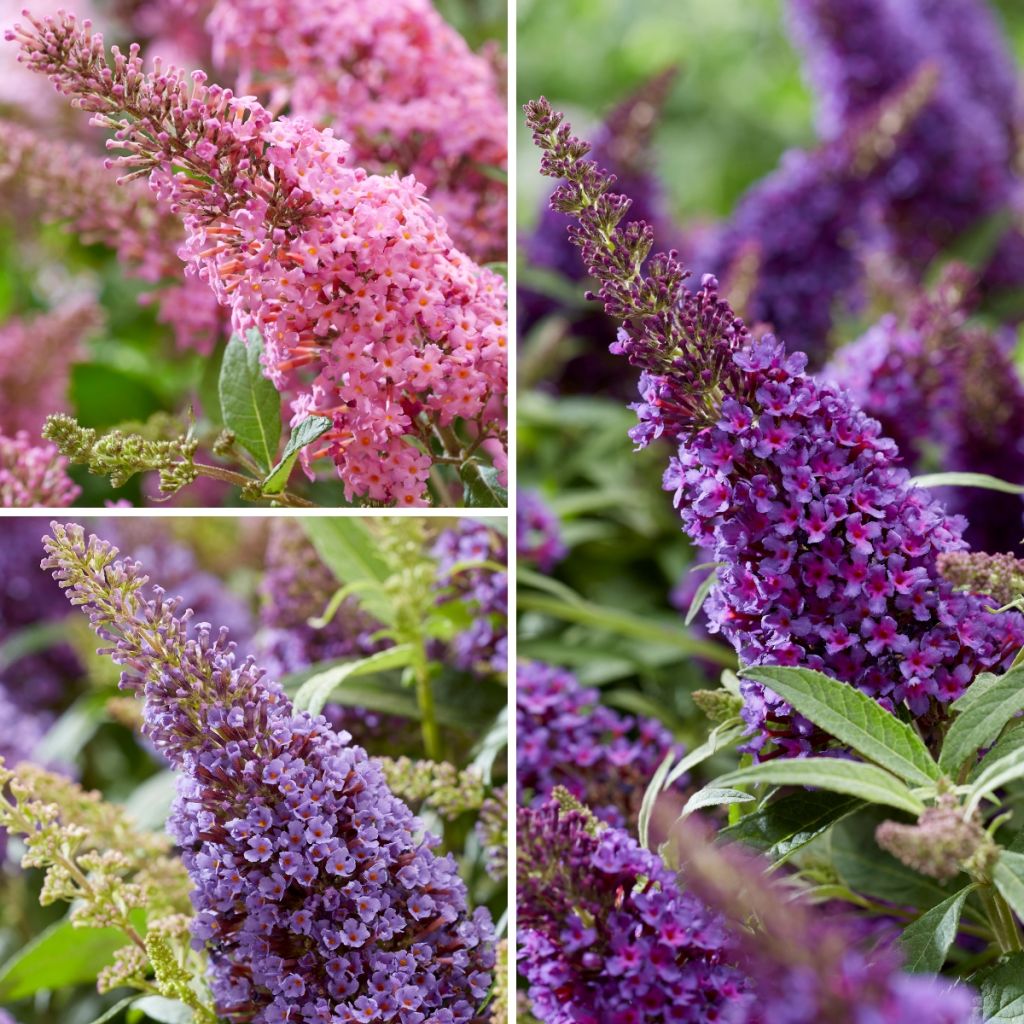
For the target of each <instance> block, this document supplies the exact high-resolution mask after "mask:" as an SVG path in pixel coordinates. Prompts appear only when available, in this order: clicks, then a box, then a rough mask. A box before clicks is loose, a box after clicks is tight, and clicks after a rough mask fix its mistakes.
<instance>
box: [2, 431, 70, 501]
mask: <svg viewBox="0 0 1024 1024" xmlns="http://www.w3.org/2000/svg"><path fill="white" fill-rule="evenodd" d="M67 470H68V460H67V459H66V458H64V456H63V455H61V454H60V452H59V451H57V448H56V447H55V446H54V445H52V444H48V443H45V442H34V441H33V440H32V438H31V437H30V436H29V434H28V432H27V431H24V430H19V431H18V432H17V433H16V434H15V435H14V436H13V437H7V436H6V435H4V434H2V433H0V507H3V508H66V507H67V506H68V505H70V504H71V503H72V502H73V501H74V500H75V498H77V497H78V495H79V494H81V493H82V489H81V488H80V487H79V486H78V484H76V483H75V482H74V481H73V480H72V479H71V477H69V476H68V472H67Z"/></svg>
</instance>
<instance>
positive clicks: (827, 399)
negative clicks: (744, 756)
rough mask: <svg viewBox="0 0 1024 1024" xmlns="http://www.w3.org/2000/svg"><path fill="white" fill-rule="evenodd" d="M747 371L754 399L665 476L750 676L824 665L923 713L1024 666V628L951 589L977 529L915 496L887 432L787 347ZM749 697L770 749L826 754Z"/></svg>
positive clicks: (779, 707)
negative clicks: (947, 575) (941, 567)
mask: <svg viewBox="0 0 1024 1024" xmlns="http://www.w3.org/2000/svg"><path fill="white" fill-rule="evenodd" d="M736 365H737V366H738V367H740V368H741V369H742V371H743V373H744V375H745V380H744V385H745V394H744V395H742V396H737V397H729V398H726V399H725V400H724V401H723V402H722V406H721V412H720V418H719V420H718V422H717V423H716V424H715V425H714V426H712V427H708V428H705V429H703V430H701V431H699V432H697V433H695V434H694V435H693V436H692V437H691V438H690V439H688V440H687V441H684V443H683V444H681V445H680V447H679V451H678V454H677V455H676V457H674V458H673V459H672V461H671V463H670V466H669V469H668V471H667V473H666V477H665V482H666V486H667V488H668V489H670V490H672V491H674V492H675V501H676V504H677V506H678V507H679V508H680V514H681V516H682V519H683V523H684V526H685V528H686V530H687V532H688V533H689V534H690V536H691V537H692V538H693V539H694V541H695V542H697V543H698V544H700V545H702V546H704V547H707V548H709V549H710V550H711V551H712V552H713V557H714V560H715V561H716V562H718V563H719V569H718V582H717V584H716V585H715V587H714V588H713V589H712V591H711V594H710V596H709V598H708V600H707V602H706V604H705V609H706V611H707V614H708V616H709V619H710V622H711V628H712V629H713V630H716V631H721V632H722V634H723V635H724V636H725V637H726V638H727V639H728V640H729V641H730V642H731V643H732V645H733V646H734V647H735V648H736V650H737V652H738V653H739V655H740V657H741V659H742V661H743V663H744V664H766V663H767V664H781V665H802V666H806V667H809V668H816V669H819V670H821V671H824V672H827V673H828V674H830V675H833V676H835V677H836V678H839V679H846V680H850V681H851V682H853V683H854V684H855V685H857V686H858V687H859V688H861V689H862V690H864V691H865V692H866V693H869V694H871V695H872V696H874V697H877V698H879V699H882V700H884V701H886V702H888V703H889V704H890V706H893V705H895V704H906V705H907V706H908V707H909V708H910V709H911V711H912V713H913V714H915V715H917V716H925V715H926V714H927V713H928V712H929V711H930V710H934V709H936V708H937V707H940V706H941V705H944V704H948V703H949V702H950V701H952V700H954V699H956V697H958V696H959V695H960V694H961V693H962V692H963V690H964V689H965V688H966V686H967V685H968V684H969V683H970V682H971V680H972V679H973V678H974V677H975V676H976V675H977V674H978V673H979V672H982V671H987V670H996V671H998V670H999V669H1000V668H1001V667H1006V666H1008V665H1009V663H1010V661H1012V659H1013V657H1014V655H1015V654H1016V652H1017V650H1019V649H1020V646H1021V645H1022V643H1024V618H1021V617H1020V616H1017V615H993V614H991V613H990V612H989V611H988V610H987V604H986V602H983V601H980V600H978V599H977V598H975V597H972V596H970V595H966V594H958V593H954V592H953V590H952V587H951V586H950V585H949V584H948V583H947V582H946V581H944V580H943V579H942V578H941V577H940V576H939V573H938V570H937V568H936V564H935V560H936V557H937V556H938V555H939V554H942V553H943V552H948V551H958V550H961V549H962V548H963V547H964V544H963V542H962V540H961V537H960V533H961V530H962V527H963V522H962V520H960V519H959V518H958V517H951V516H949V515H948V514H947V513H946V511H945V509H944V508H943V507H942V506H941V505H940V504H938V503H937V502H935V501H934V500H932V499H930V498H929V497H928V496H927V495H926V494H925V493H924V492H923V491H920V490H918V489H916V488H914V487H913V486H912V485H911V484H910V483H909V479H908V477H909V474H908V473H907V471H906V470H905V469H902V468H900V466H899V461H898V450H897V448H896V445H895V444H894V443H893V442H892V441H891V440H890V439H888V438H886V437H884V436H883V435H882V433H881V429H880V427H879V425H878V423H877V422H876V421H874V420H871V419H869V418H868V417H867V416H865V415H864V414H863V413H862V412H861V411H860V410H859V409H857V408H856V406H855V405H853V404H852V402H851V401H850V399H849V398H848V396H847V395H846V394H845V393H844V392H842V391H839V390H838V389H836V388H835V387H834V386H831V385H828V384H822V383H820V382H818V381H816V380H814V379H812V378H810V377H808V376H807V375H806V374H805V373H804V372H803V365H804V358H803V356H801V355H799V354H797V355H791V356H787V355H786V353H785V350H784V348H783V346H782V345H781V343H779V342H777V341H775V339H774V338H772V337H771V336H767V337H765V338H764V339H762V340H760V341H756V342H753V343H752V344H751V345H750V347H749V348H747V349H746V350H744V351H743V352H740V353H738V354H737V355H736ZM744 697H745V700H746V706H745V710H744V715H745V717H746V719H747V721H748V723H749V724H750V725H751V727H752V728H753V729H755V730H757V731H758V732H759V733H760V735H759V736H758V737H757V738H756V739H755V740H754V741H753V745H754V747H755V748H759V747H760V746H761V745H762V744H763V743H765V742H774V743H775V744H777V745H778V746H779V747H781V748H782V749H783V750H785V751H786V752H787V753H790V754H797V753H806V752H807V751H808V750H810V749H811V747H812V745H813V740H812V737H811V735H810V730H809V728H808V727H807V724H806V723H805V722H802V721H800V720H799V719H793V718H792V717H791V715H790V712H789V710H788V708H787V707H786V706H785V705H784V704H783V703H782V702H780V701H778V699H777V698H775V696H774V695H773V694H772V693H771V692H770V691H768V690H766V689H765V688H764V687H762V686H760V685H759V684H750V683H745V684H744Z"/></svg>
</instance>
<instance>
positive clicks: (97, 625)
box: [44, 523, 494, 1024]
mask: <svg viewBox="0 0 1024 1024" xmlns="http://www.w3.org/2000/svg"><path fill="white" fill-rule="evenodd" d="M47 551H48V557H47V559H46V560H45V562H44V566H45V567H47V568H50V569H52V570H54V576H55V577H56V578H57V579H58V581H59V582H60V583H61V585H62V586H63V587H65V589H66V590H67V593H68V597H69V599H70V600H71V602H72V603H73V604H77V605H82V606H84V609H85V611H86V612H87V614H88V615H89V617H90V620H91V622H92V624H93V628H94V629H95V630H96V632H97V633H98V635H99V636H100V637H101V638H103V639H105V640H107V641H108V642H110V643H112V644H113V647H112V649H111V652H110V653H111V654H112V656H113V657H114V660H115V661H117V662H118V663H119V664H121V665H122V667H123V668H124V673H123V676H122V686H123V687H124V688H126V689H128V690H131V691H133V692H135V693H140V694H143V695H144V696H145V698H146V710H145V722H146V725H145V731H146V733H147V735H148V736H149V737H150V739H151V740H152V741H153V742H154V743H155V745H156V746H157V747H158V748H159V749H160V750H161V751H162V752H163V753H164V754H165V755H166V756H167V757H168V758H169V760H170V761H171V763H172V764H173V765H174V766H175V767H176V768H177V769H178V770H179V771H180V773H181V777H180V780H179V789H178V796H177V798H176V800H175V804H174V807H173V809H172V813H171V818H170V822H169V829H170V831H171V834H172V836H173V837H174V839H175V840H176V842H177V843H178V844H179V845H180V846H181V848H182V851H183V857H184V860H185V864H186V867H187V868H188V871H189V874H190V876H191V878H192V881H193V883H194V885H195V892H194V894H193V903H194V905H195V908H196V919H195V924H194V932H193V934H194V937H195V940H196V942H198V943H201V944H202V945H204V946H205V947H206V948H207V950H208V952H209V956H210V964H211V978H210V980H211V987H212V989H213V992H214V996H215V1001H216V1005H217V1011H218V1013H219V1014H220V1015H221V1016H222V1017H224V1019H225V1020H228V1021H238V1022H243V1021H244V1022H249V1021H252V1022H254V1024H282V1022H286V1021H287V1022H293V1021H302V1022H308V1024H335V1022H349V1021H351V1022H366V1024H370V1022H373V1021H378V1020H380V1021H383V1020H390V1019H393V1018H394V1017H395V1016H396V1015H399V1014H400V1015H401V1019H402V1020H403V1021H408V1022H410V1024H419V1022H424V1021H426V1020H428V1019H429V1020H434V1021H438V1022H450V1024H460V1022H465V1024H468V1022H471V1021H477V1020H480V1018H479V1017H478V1015H477V1012H476V1007H477V1006H478V1005H479V1003H480V1002H481V1001H482V1000H483V998H484V996H485V995H486V993H487V990H488V988H489V986H490V983H491V974H490V971H491V969H492V967H493V964H494V952H493V946H492V928H491V924H490V919H489V915H488V914H487V912H486V910H483V909H479V910H477V911H476V912H475V914H473V915H472V916H470V915H469V913H468V910H467V906H466V891H465V886H464V884H463V883H462V881H461V880H460V879H459V877H458V874H457V871H456V864H455V861H454V859H453V858H452V857H451V856H446V857H438V856H436V855H435V854H434V853H433V852H432V848H433V847H435V846H436V845H437V844H438V842H439V841H438V840H437V839H436V838H435V837H433V836H431V835H429V834H427V835H425V836H424V835H423V833H422V826H421V825H420V823H419V822H418V821H417V819H416V818H415V817H414V816H413V815H412V813H411V811H410V810H409V809H408V808H407V807H406V806H405V805H404V804H403V803H402V802H401V801H400V800H398V799H397V798H396V797H395V796H394V795H393V794H392V793H391V792H390V791H389V790H388V788H387V785H386V783H385V781H384V779H383V776H382V775H381V772H380V769H379V767H378V766H377V765H375V764H374V763H373V762H372V761H371V760H370V759H369V758H368V757H367V755H366V752H365V751H364V750H363V749H362V748H360V747H356V746H352V745H350V742H349V737H348V735H347V734H346V733H340V734H339V733H335V732H334V731H333V730H332V729H331V728H330V726H329V725H328V724H327V722H326V720H325V719H324V718H323V717H322V716H317V717H313V716H311V715H309V714H307V713H305V712H300V711H296V710H295V709H294V708H293V707H292V705H291V703H290V701H289V700H288V699H287V697H285V696H284V694H283V693H282V691H281V689H280V687H278V686H277V685H276V684H274V683H270V682H268V681H266V680H265V679H264V677H263V673H262V672H261V670H259V669H258V668H257V667H256V666H255V664H254V663H253V662H252V660H251V659H247V660H245V661H241V662H240V661H239V660H238V658H237V657H236V654H235V651H234V645H233V644H232V643H231V642H230V640H229V639H228V636H227V631H226V630H221V631H220V633H219V634H218V635H216V636H214V634H213V632H212V630H211V629H210V627H208V626H206V625H203V624H201V625H199V626H198V627H194V628H193V629H192V630H191V634H192V635H191V637H190V635H189V633H190V631H189V630H188V628H187V622H188V613H187V612H185V613H184V614H182V615H179V614H178V605H177V602H175V601H168V600H166V599H165V598H164V596H163V594H162V593H161V592H160V591H159V589H158V588H154V589H153V596H150V595H149V593H148V591H147V589H146V583H147V579H146V577H145V576H144V575H143V574H142V572H141V569H140V567H139V566H138V564H137V563H135V562H132V561H130V560H119V559H118V557H117V555H118V552H117V550H116V549H115V548H112V547H111V546H110V545H109V544H106V543H104V542H102V541H100V540H98V539H97V538H95V537H92V538H90V539H89V540H88V541H86V540H85V537H84V533H83V531H82V529H81V527H77V526H69V527H63V526H60V525H59V524H56V523H55V524H53V536H52V538H48V540H47Z"/></svg>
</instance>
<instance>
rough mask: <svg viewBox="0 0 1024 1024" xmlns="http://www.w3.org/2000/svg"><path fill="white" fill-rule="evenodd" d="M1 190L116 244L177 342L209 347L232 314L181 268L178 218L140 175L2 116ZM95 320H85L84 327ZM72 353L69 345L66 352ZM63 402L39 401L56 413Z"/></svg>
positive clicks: (91, 237) (87, 236) (88, 237)
mask: <svg viewBox="0 0 1024 1024" xmlns="http://www.w3.org/2000/svg"><path fill="white" fill-rule="evenodd" d="M0 189H3V191H4V193H5V194H6V193H10V194H11V195H12V196H16V197H17V204H18V206H19V207H23V206H24V204H25V201H26V200H27V201H28V203H29V204H30V206H31V207H35V208H38V209H39V211H40V212H41V213H42V215H43V216H44V217H46V218H48V219H53V220H61V221H65V222H66V223H67V225H68V227H69V228H70V229H71V230H73V231H74V232H75V233H76V234H77V235H78V236H79V237H80V238H81V239H82V241H83V242H86V243H87V244H93V243H99V244H101V245H105V246H108V247H109V248H111V249H112V250H114V251H115V252H116V253H117V256H118V259H119V261H120V263H121V266H122V267H123V268H124V269H125V271H126V272H127V273H128V274H130V275H131V276H133V277H136V278H138V279H139V280H142V281H145V282H146V283H147V284H148V285H150V286H152V287H151V290H147V291H146V292H145V293H144V294H143V295H141V296H140V301H141V302H143V303H145V304H154V305H155V306H156V310H157V319H158V320H159V321H160V322H161V323H165V324H167V325H168V326H169V327H170V328H171V329H172V331H173V332H174V338H175V341H176V343H177V344H178V346H179V347H180V348H191V349H195V350H196V351H198V352H202V353H205V354H209V353H210V352H212V351H213V348H214V346H215V345H216V344H217V342H218V341H219V340H220V339H221V338H222V337H223V336H224V334H225V327H226V325H227V316H226V314H225V311H224V310H223V309H221V307H220V306H219V304H218V302H217V298H216V296H215V295H214V294H213V293H212V292H211V291H210V289H209V288H208V287H207V286H206V284H205V283H204V282H202V281H200V280H199V278H197V277H187V276H185V274H184V270H185V265H184V263H183V262H182V261H181V259H180V258H179V257H178V254H177V250H178V246H180V245H181V242H182V240H183V239H184V232H183V230H182V225H181V221H180V219H179V218H178V216H177V214H175V213H174V212H172V211H171V209H170V208H169V206H168V204H166V203H161V202H160V201H159V200H158V199H157V198H156V197H155V196H154V195H153V193H152V192H151V191H150V190H149V189H148V188H147V187H146V186H145V184H144V183H143V182H141V181H135V182H131V183H126V184H125V187H123V188H118V187H117V185H116V183H115V181H114V179H113V177H112V176H111V174H110V172H109V171H108V170H107V169H106V168H105V166H104V160H103V158H102V157H100V156H97V155H93V154H92V153H90V152H88V151H86V150H85V149H84V148H82V147H81V146H78V145H74V144H71V145H69V144H68V143H66V142H64V141H56V140H53V139H51V138H48V137H46V136H44V135H42V134H41V133H40V132H38V131H35V130H34V129H31V128H26V127H25V126H24V125H19V124H15V123H13V122H10V121H4V120H0ZM90 326H91V325H90V324H89V323H88V322H87V321H85V322H83V323H82V325H81V327H80V328H79V333H81V332H82V331H84V330H86V329H88V327H90ZM73 355H74V350H73V349H69V350H68V354H67V355H65V356H64V357H63V358H65V359H71V358H72V357H73ZM59 397H63V396H59ZM62 405H63V402H56V403H54V404H53V405H47V404H45V403H43V402H38V403H35V405H34V407H35V408H38V409H43V410H47V411H50V412H52V411H54V410H56V409H58V408H60V407H62Z"/></svg>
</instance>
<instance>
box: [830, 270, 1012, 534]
mask: <svg viewBox="0 0 1024 1024" xmlns="http://www.w3.org/2000/svg"><path fill="white" fill-rule="evenodd" d="M970 293H971V275H970V274H969V272H967V271H966V268H963V267H956V266H954V267H952V268H949V269H947V270H946V271H945V273H944V275H943V278H942V280H941V281H940V282H939V283H938V285H937V286H936V288H935V289H934V290H933V291H932V292H929V293H926V294H924V295H921V296H918V297H917V299H916V300H915V301H914V302H912V303H911V305H910V308H909V309H908V310H907V311H906V312H905V313H903V314H902V315H901V314H898V313H890V314H887V315H886V316H884V317H883V318H882V319H881V320H880V321H879V322H878V323H876V324H875V325H874V326H873V327H871V328H870V329H869V330H868V331H867V333H866V334H865V335H864V336H863V337H862V338H860V339H858V340H857V341H855V342H852V343H850V344H848V345H844V346H843V347H842V348H841V349H840V350H839V351H838V352H837V354H836V356H835V357H834V359H833V360H832V361H831V362H830V363H829V364H828V365H827V366H826V367H825V368H824V370H823V371H822V373H823V375H824V376H825V377H826V378H827V379H829V380H833V381H835V382H836V383H838V384H839V385H841V386H843V387H845V388H847V389H848V391H849V392H850V395H851V396H852V398H853V399H854V401H855V402H856V403H857V404H858V405H859V406H860V407H861V408H862V409H863V410H864V412H866V413H867V414H868V415H869V416H871V417H873V418H874V419H877V420H878V421H879V422H880V423H881V424H882V428H883V430H884V431H885V432H886V433H887V434H888V435H889V436H890V437H892V438H893V439H894V440H896V441H897V442H898V444H899V449H900V453H901V454H902V455H903V457H904V460H905V463H904V464H905V465H906V466H907V467H908V468H909V469H912V470H920V469H922V468H925V467H926V466H927V462H926V460H927V459H930V460H932V461H937V462H938V464H939V465H941V467H942V468H943V469H944V470H947V471H949V472H954V473H956V472H973V473H985V474H988V475H990V476H994V477H997V478H999V479H1000V480H1006V481H1008V482H1009V483H1014V484H1024V440H1022V438H1024V383H1022V381H1021V378H1020V375H1019V373H1018V371H1017V368H1016V366H1015V365H1014V361H1013V351H1012V345H1013V339H1012V337H1008V336H1007V332H999V331H993V330H991V329H988V328H986V327H983V326H980V325H976V324H972V323H970V322H969V321H968V309H967V304H968V302H969V296H970ZM942 497H943V500H944V501H945V503H946V506H947V508H948V509H949V510H950V511H951V512H957V513H960V514H962V515H964V516H965V517H966V518H967V523H968V526H967V528H966V530H965V531H964V537H965V539H966V540H967V541H968V543H969V544H970V545H971V547H972V548H977V549H980V550H984V551H1013V550H1017V549H1019V547H1020V545H1021V539H1022V537H1024V521H1022V520H1024V506H1022V503H1021V500H1020V498H1019V496H1017V495H1011V494H1006V493H1000V492H992V491H986V490H981V489H978V488H956V489H950V490H948V491H944V492H943V494H942Z"/></svg>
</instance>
